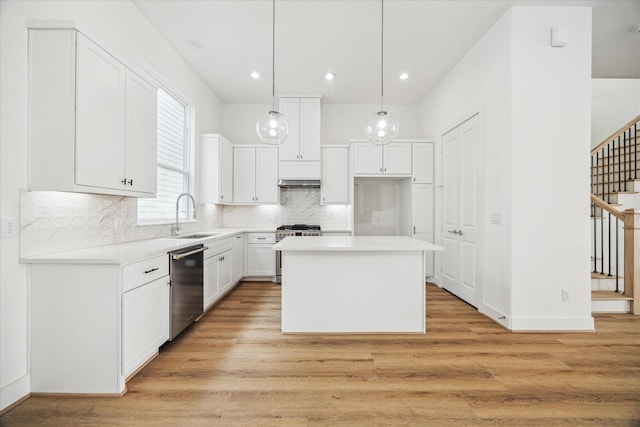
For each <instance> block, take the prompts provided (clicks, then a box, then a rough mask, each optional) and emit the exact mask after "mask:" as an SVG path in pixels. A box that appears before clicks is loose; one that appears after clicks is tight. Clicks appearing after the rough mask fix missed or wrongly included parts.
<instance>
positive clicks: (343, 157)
mask: <svg viewBox="0 0 640 427" xmlns="http://www.w3.org/2000/svg"><path fill="white" fill-rule="evenodd" d="M348 202H349V150H348V148H347V147H346V146H345V147H328V146H324V147H322V181H321V184H320V204H322V205H324V204H333V203H344V204H346V203H348Z"/></svg>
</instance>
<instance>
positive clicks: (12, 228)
mask: <svg viewBox="0 0 640 427" xmlns="http://www.w3.org/2000/svg"><path fill="white" fill-rule="evenodd" d="M17 235H18V224H17V222H16V220H15V219H14V218H2V237H15V236H17Z"/></svg>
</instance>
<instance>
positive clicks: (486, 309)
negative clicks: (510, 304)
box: [478, 304, 511, 330]
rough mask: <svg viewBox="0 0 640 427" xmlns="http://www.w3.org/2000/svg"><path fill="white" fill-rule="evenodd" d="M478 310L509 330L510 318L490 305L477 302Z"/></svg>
mask: <svg viewBox="0 0 640 427" xmlns="http://www.w3.org/2000/svg"><path fill="white" fill-rule="evenodd" d="M478 312H480V313H481V314H484V315H485V316H487V317H488V318H490V319H491V320H493V321H494V322H496V323H497V324H498V325H500V326H502V327H503V328H505V329H508V330H511V318H510V317H509V316H507V315H506V314H504V313H502V312H500V311H498V310H497V309H495V308H493V307H491V306H490V305H486V304H479V305H478Z"/></svg>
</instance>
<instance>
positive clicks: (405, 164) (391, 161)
mask: <svg viewBox="0 0 640 427" xmlns="http://www.w3.org/2000/svg"><path fill="white" fill-rule="evenodd" d="M352 150H353V151H352V152H353V173H354V175H411V143H408V142H392V143H390V144H386V145H374V144H371V143H369V142H355V143H353V144H352Z"/></svg>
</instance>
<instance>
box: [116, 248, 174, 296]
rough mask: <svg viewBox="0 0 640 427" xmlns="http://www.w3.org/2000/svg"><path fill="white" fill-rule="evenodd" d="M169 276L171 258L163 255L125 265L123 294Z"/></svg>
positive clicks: (123, 270) (123, 269)
mask: <svg viewBox="0 0 640 427" xmlns="http://www.w3.org/2000/svg"><path fill="white" fill-rule="evenodd" d="M167 274H169V257H168V256H167V255H162V256H159V257H155V258H150V259H147V260H144V261H140V262H136V263H133V264H129V265H125V266H124V267H123V268H122V280H123V289H122V291H123V292H126V291H128V290H130V289H134V288H137V287H138V286H140V285H144V284H145V283H149V282H151V281H153V280H156V279H159V278H160V277H163V276H166V275H167Z"/></svg>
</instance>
